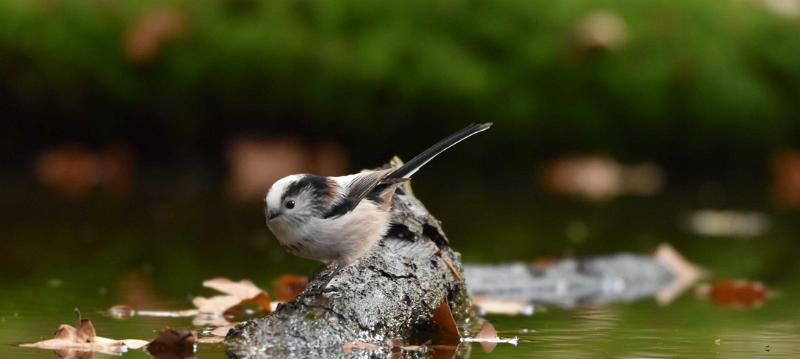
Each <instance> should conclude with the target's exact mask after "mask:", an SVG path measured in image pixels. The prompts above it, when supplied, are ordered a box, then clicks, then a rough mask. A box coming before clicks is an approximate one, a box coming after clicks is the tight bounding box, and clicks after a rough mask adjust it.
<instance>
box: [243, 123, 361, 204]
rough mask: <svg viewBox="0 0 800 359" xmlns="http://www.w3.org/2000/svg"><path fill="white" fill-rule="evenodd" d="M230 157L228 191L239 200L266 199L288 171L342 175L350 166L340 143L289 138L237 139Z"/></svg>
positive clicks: (290, 172)
mask: <svg viewBox="0 0 800 359" xmlns="http://www.w3.org/2000/svg"><path fill="white" fill-rule="evenodd" d="M227 159H228V164H229V167H230V174H229V176H228V184H227V186H228V193H229V194H230V196H231V197H232V198H233V199H235V200H238V201H261V200H263V199H264V194H265V193H266V192H267V189H269V186H271V185H272V183H274V182H275V181H277V180H278V179H280V178H282V177H284V176H286V175H290V174H293V173H315V174H319V175H323V176H328V175H341V174H343V173H344V172H345V167H346V166H347V164H346V156H345V154H344V151H343V150H342V149H341V148H340V147H339V146H336V145H333V144H317V145H308V144H303V143H300V142H298V141H296V140H292V139H288V138H283V139H245V138H237V139H234V140H233V141H232V142H231V143H230V145H229V146H228V149H227Z"/></svg>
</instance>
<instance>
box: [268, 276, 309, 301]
mask: <svg viewBox="0 0 800 359" xmlns="http://www.w3.org/2000/svg"><path fill="white" fill-rule="evenodd" d="M307 286H308V277H306V276H299V275H294V274H284V275H282V276H280V277H278V279H275V281H274V282H272V289H273V290H274V292H273V293H274V294H275V296H276V297H277V298H278V299H280V300H282V301H284V302H288V301H290V300H292V299H294V298H295V297H297V296H298V295H299V294H300V293H302V292H303V290H305V289H306V287H307Z"/></svg>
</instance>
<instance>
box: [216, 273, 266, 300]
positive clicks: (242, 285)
mask: <svg viewBox="0 0 800 359" xmlns="http://www.w3.org/2000/svg"><path fill="white" fill-rule="evenodd" d="M203 286H204V287H206V288H211V289H214V290H216V291H218V292H220V293H225V294H229V295H232V296H235V297H239V298H242V299H248V298H253V297H255V296H257V295H259V294H261V293H262V292H264V290H263V289H261V288H259V287H257V286H256V285H255V284H253V282H251V281H249V280H247V279H242V280H240V281H238V282H234V281H232V280H230V279H228V278H222V277H218V278H212V279H208V280H206V281H204V282H203Z"/></svg>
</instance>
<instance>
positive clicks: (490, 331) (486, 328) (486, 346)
mask: <svg viewBox="0 0 800 359" xmlns="http://www.w3.org/2000/svg"><path fill="white" fill-rule="evenodd" d="M475 338H476V339H497V330H495V329H494V325H492V323H489V322H486V323H485V324H483V327H482V328H481V330H480V331H479V332H478V335H477V336H475ZM480 344H481V349H483V352H484V353H491V352H492V350H494V347H496V346H497V343H496V342H492V341H482V342H480Z"/></svg>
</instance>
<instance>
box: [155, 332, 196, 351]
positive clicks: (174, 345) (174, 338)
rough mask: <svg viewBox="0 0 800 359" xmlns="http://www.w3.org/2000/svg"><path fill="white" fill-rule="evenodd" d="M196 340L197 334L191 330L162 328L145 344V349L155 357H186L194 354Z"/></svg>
mask: <svg viewBox="0 0 800 359" xmlns="http://www.w3.org/2000/svg"><path fill="white" fill-rule="evenodd" d="M196 342H197V334H195V332H193V331H188V330H175V329H172V328H164V329H161V332H160V333H159V334H158V336H157V337H156V338H155V339H153V341H152V342H150V343H149V344H147V351H148V352H150V354H153V356H155V357H156V358H186V357H190V356H192V355H193V354H194V345H195V343H196Z"/></svg>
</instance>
